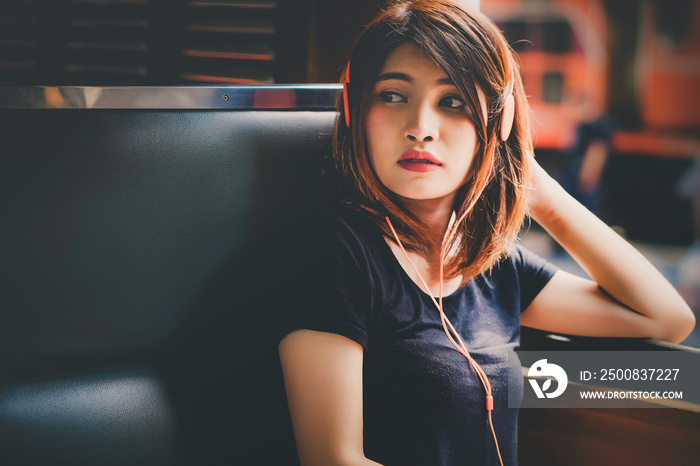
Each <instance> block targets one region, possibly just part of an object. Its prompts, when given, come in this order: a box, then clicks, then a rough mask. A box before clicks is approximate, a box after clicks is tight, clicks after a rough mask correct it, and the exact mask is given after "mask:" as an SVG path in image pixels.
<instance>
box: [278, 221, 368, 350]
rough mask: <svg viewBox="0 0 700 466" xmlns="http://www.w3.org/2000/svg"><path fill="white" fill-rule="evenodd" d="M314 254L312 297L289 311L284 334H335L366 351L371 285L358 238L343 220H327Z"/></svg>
mask: <svg viewBox="0 0 700 466" xmlns="http://www.w3.org/2000/svg"><path fill="white" fill-rule="evenodd" d="M317 253H318V254H319V255H320V257H319V260H318V264H319V267H318V270H317V271H316V272H315V273H314V276H315V280H314V281H315V282H316V283H313V284H310V285H311V286H312V288H311V289H310V290H309V291H311V292H312V294H311V296H309V299H308V301H307V302H306V304H305V305H304V306H303V307H302V308H298V309H294V310H292V313H293V315H291V316H289V319H288V325H287V328H286V330H287V332H286V333H288V332H289V331H292V330H296V329H302V328H303V329H309V330H317V331H322V332H329V333H335V334H338V335H342V336H345V337H347V338H349V339H351V340H353V341H356V342H357V343H359V344H360V345H362V347H363V348H364V349H367V344H368V321H369V316H370V312H371V309H372V302H373V299H372V294H373V289H374V285H373V279H372V274H371V271H370V266H369V260H368V256H367V249H366V247H364V245H363V240H362V237H361V235H359V234H358V233H357V232H356V230H354V229H353V228H351V227H349V226H348V224H347V223H345V222H344V221H342V220H339V219H328V221H327V225H326V227H325V228H324V232H323V233H322V235H321V238H320V241H319V249H318V251H317Z"/></svg>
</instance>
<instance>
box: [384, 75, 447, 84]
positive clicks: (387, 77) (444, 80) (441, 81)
mask: <svg viewBox="0 0 700 466" xmlns="http://www.w3.org/2000/svg"><path fill="white" fill-rule="evenodd" d="M390 79H398V80H400V81H406V82H407V83H410V84H413V78H412V77H411V76H409V75H407V74H405V73H397V72H391V73H383V74H380V75H379V77H378V78H377V82H381V81H388V80H390ZM435 82H436V83H437V84H446V85H450V86H454V85H455V83H454V82H453V81H452V80H451V79H450V78H448V77H445V78H440V79H438V80H437V81H435Z"/></svg>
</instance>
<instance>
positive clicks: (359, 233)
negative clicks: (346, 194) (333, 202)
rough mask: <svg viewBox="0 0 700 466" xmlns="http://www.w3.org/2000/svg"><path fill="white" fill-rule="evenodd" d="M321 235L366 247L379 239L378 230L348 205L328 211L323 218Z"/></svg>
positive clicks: (370, 221)
mask: <svg viewBox="0 0 700 466" xmlns="http://www.w3.org/2000/svg"><path fill="white" fill-rule="evenodd" d="M323 233H324V234H325V235H326V237H327V239H329V240H331V241H334V240H337V239H341V240H345V241H349V242H351V243H353V244H356V245H367V244H370V243H373V242H375V241H377V238H378V235H379V237H380V232H379V228H378V227H377V225H375V224H374V222H372V220H370V219H369V218H367V217H366V216H365V215H363V214H362V213H361V212H359V211H358V210H356V209H354V208H353V207H352V206H349V205H344V204H343V205H338V206H334V207H333V208H331V209H328V210H327V211H326V212H325V213H324V216H323Z"/></svg>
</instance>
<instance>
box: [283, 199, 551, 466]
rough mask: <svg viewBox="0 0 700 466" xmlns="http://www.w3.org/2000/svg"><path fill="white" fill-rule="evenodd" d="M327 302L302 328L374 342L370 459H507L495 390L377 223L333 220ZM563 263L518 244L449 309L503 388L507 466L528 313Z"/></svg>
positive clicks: (325, 277)
mask: <svg viewBox="0 0 700 466" xmlns="http://www.w3.org/2000/svg"><path fill="white" fill-rule="evenodd" d="M328 220H329V221H328V231H327V232H326V236H325V240H324V242H323V266H322V274H321V276H320V277H319V280H320V281H321V282H320V283H319V287H318V288H316V289H318V290H319V291H320V299H319V300H316V301H315V303H314V305H313V307H312V308H309V309H307V310H306V311H305V312H303V313H300V314H297V315H295V316H294V317H293V319H292V321H293V322H292V325H291V327H290V330H291V329H293V328H306V329H311V330H318V331H324V332H331V333H336V334H340V335H343V336H345V337H347V338H350V339H352V340H354V341H356V342H357V343H359V344H360V345H362V347H363V348H364V367H363V410H364V413H363V414H364V446H365V455H366V456H367V457H368V458H369V459H372V460H374V461H377V462H379V463H382V464H384V465H387V466H393V465H401V466H406V465H421V466H427V465H495V464H499V462H498V455H497V454H496V449H495V444H494V440H493V434H492V433H491V429H490V427H489V424H488V416H487V411H486V395H485V391H484V388H483V385H482V384H481V382H480V380H479V379H478V377H477V376H476V373H475V372H474V370H473V369H472V367H471V365H470V364H469V362H468V361H467V360H466V358H465V357H464V356H462V354H460V353H459V352H458V351H457V350H456V349H455V347H454V346H453V345H452V343H451V342H450V341H449V340H448V338H447V335H446V334H445V332H444V330H443V327H442V324H441V322H440V315H439V312H438V310H437V308H436V307H435V305H434V304H433V302H432V300H431V299H430V297H429V296H428V295H427V294H426V293H425V292H424V291H423V290H422V289H421V288H419V286H418V285H417V284H416V283H415V282H413V280H411V278H410V277H409V276H408V275H407V274H406V272H405V271H404V270H403V268H402V267H401V265H400V264H399V262H398V260H397V259H396V257H395V256H394V254H393V252H392V251H391V249H390V247H389V245H388V244H387V243H386V241H385V240H384V238H383V236H382V233H381V231H380V230H379V228H378V227H377V226H376V225H374V224H373V223H372V222H370V221H369V220H367V219H365V218H364V217H362V216H360V215H359V214H357V213H355V212H344V213H343V215H342V216H331V217H329V219H328ZM556 270H557V268H556V267H555V266H553V265H552V264H550V263H548V262H546V261H544V260H543V259H541V258H539V257H538V256H536V255H534V254H533V253H531V252H529V251H527V250H526V249H524V248H522V247H519V246H515V247H514V249H513V251H512V253H511V254H510V255H509V257H508V258H507V259H504V260H502V261H500V262H498V263H497V264H496V265H495V266H494V267H493V269H492V270H491V272H490V273H486V274H482V275H479V276H477V277H475V278H474V279H472V280H470V281H469V282H468V283H467V284H466V285H464V286H462V287H461V288H459V289H458V290H457V291H455V292H454V293H452V294H451V295H449V296H446V297H443V309H444V310H445V314H446V315H447V317H448V319H449V320H450V321H451V322H452V324H453V325H454V327H455V329H456V330H457V331H458V332H459V334H460V336H461V338H462V340H463V341H464V343H465V345H466V347H467V349H468V350H469V352H470V354H471V356H472V357H473V358H474V359H475V360H476V361H477V362H478V363H479V365H480V366H481V368H482V369H483V370H484V372H486V374H487V375H488V377H489V381H490V382H491V386H492V390H493V395H494V410H493V413H492V417H493V424H494V428H495V430H496V435H497V438H498V443H499V448H500V451H501V455H502V457H503V461H504V463H505V464H506V465H509V466H510V465H515V464H517V444H516V443H517V440H516V423H517V415H518V410H517V409H509V408H508V407H507V406H508V385H509V384H511V385H512V386H513V387H515V393H517V394H519V396H522V386H523V377H522V374H521V368H520V364H519V362H518V360H517V358H510V359H509V357H508V356H509V354H512V353H513V350H514V349H515V348H516V347H517V346H518V345H519V343H520V313H521V312H522V311H523V310H524V309H525V308H526V307H527V306H528V305H529V304H530V302H532V300H533V299H534V298H535V296H537V294H538V293H539V292H540V291H541V290H542V288H543V287H544V286H545V285H546V284H547V282H548V281H549V279H550V278H551V277H552V276H553V275H554V273H555V272H556Z"/></svg>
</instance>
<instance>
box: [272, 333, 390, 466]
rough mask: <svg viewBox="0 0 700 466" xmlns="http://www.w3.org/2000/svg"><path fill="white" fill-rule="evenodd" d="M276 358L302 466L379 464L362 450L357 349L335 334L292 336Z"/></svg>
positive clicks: (359, 353) (359, 348)
mask: <svg viewBox="0 0 700 466" xmlns="http://www.w3.org/2000/svg"><path fill="white" fill-rule="evenodd" d="M279 352H280V360H281V362H282V372H283V373H284V384H285V388H286V391H287V400H288V402H289V411H290V414H291V417H292V426H293V427H294V437H295V439H296V444H297V450H298V452H299V459H300V461H301V464H302V466H312V465H313V466H316V465H320V466H326V465H329V466H330V465H353V466H354V465H358V466H359V465H376V464H378V463H375V462H374V461H370V460H368V459H367V458H365V455H364V448H363V437H362V434H363V416H362V360H363V349H362V346H360V345H359V344H358V343H356V342H354V341H353V340H350V339H349V338H346V337H344V336H341V335H336V334H334V333H326V332H317V331H313V330H295V331H294V332H291V333H290V334H289V335H287V336H286V337H284V338H283V339H282V341H281V342H280V344H279Z"/></svg>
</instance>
